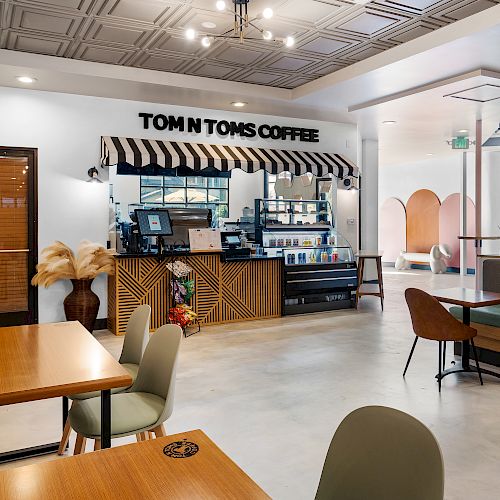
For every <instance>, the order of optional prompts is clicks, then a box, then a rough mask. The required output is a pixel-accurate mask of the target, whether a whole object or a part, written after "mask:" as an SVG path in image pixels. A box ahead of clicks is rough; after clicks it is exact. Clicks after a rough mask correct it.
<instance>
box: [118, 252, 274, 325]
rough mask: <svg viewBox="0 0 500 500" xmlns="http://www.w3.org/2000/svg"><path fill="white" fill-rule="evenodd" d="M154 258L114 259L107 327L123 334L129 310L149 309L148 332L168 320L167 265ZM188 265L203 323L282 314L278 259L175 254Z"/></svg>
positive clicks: (197, 307) (194, 303) (169, 300)
mask: <svg viewBox="0 0 500 500" xmlns="http://www.w3.org/2000/svg"><path fill="white" fill-rule="evenodd" d="M172 260H174V258H170V257H169V258H167V259H165V260H163V261H161V262H160V261H159V260H158V259H157V258H156V257H134V256H130V257H128V256H127V257H117V258H116V259H115V266H116V269H115V270H116V273H115V275H114V276H110V277H109V278H108V329H109V330H111V331H112V332H113V333H114V334H116V335H123V334H124V333H125V327H126V325H127V321H128V319H129V317H130V315H131V314H132V311H133V310H134V309H135V308H136V307H137V306H139V305H141V304H149V305H150V306H151V309H152V314H151V330H156V329H157V328H159V327H160V326H161V325H163V324H165V323H166V322H167V316H168V310H169V308H170V307H172V297H171V293H170V286H169V283H170V280H171V278H172V273H171V272H170V271H169V270H168V269H167V267H166V264H167V263H168V262H171V261H172ZM175 260H182V261H184V262H186V264H188V265H189V266H190V267H191V268H192V269H193V273H192V275H191V276H190V277H191V279H194V280H195V294H194V297H193V298H192V299H191V305H192V306H193V309H194V311H195V312H196V313H197V314H198V319H199V321H200V323H201V324H202V325H203V324H205V325H214V324H220V323H229V322H234V321H247V320H253V319H264V318H275V317H279V316H281V305H282V272H283V271H282V266H283V264H282V261H281V260H279V259H256V260H251V259H249V260H241V261H233V262H222V261H221V256H220V254H203V255H188V256H182V257H181V256H179V257H175Z"/></svg>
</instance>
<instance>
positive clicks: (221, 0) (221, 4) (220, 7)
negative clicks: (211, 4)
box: [215, 0, 226, 11]
mask: <svg viewBox="0 0 500 500" xmlns="http://www.w3.org/2000/svg"><path fill="white" fill-rule="evenodd" d="M215 7H216V8H217V10H220V11H222V10H226V2H224V0H219V1H218V2H217V3H216V4H215Z"/></svg>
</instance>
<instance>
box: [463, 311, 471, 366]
mask: <svg viewBox="0 0 500 500" xmlns="http://www.w3.org/2000/svg"><path fill="white" fill-rule="evenodd" d="M462 309H463V312H462V321H463V324H464V325H467V326H470V307H465V306H464V307H463V308H462ZM469 358H470V342H469V341H468V340H464V341H463V342H462V369H463V370H466V371H468V370H470V363H469Z"/></svg>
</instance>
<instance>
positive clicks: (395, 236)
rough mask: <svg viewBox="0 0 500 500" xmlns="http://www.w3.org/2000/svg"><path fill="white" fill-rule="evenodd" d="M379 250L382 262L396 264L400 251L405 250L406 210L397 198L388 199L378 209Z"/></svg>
mask: <svg viewBox="0 0 500 500" xmlns="http://www.w3.org/2000/svg"><path fill="white" fill-rule="evenodd" d="M378 234H379V236H378V238H379V248H380V249H381V250H383V252H384V253H383V256H382V261H383V262H391V263H392V262H396V259H397V258H398V256H399V253H400V252H401V250H406V210H405V206H404V205H403V202H402V201H401V200H398V199H397V198H388V199H387V200H385V201H384V203H383V204H382V206H381V207H380V213H379V233H378Z"/></svg>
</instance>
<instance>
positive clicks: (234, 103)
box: [231, 101, 248, 108]
mask: <svg viewBox="0 0 500 500" xmlns="http://www.w3.org/2000/svg"><path fill="white" fill-rule="evenodd" d="M247 104H248V102H243V101H234V102H232V103H231V105H232V106H234V107H235V108H243V107H244V106H246V105H247Z"/></svg>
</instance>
